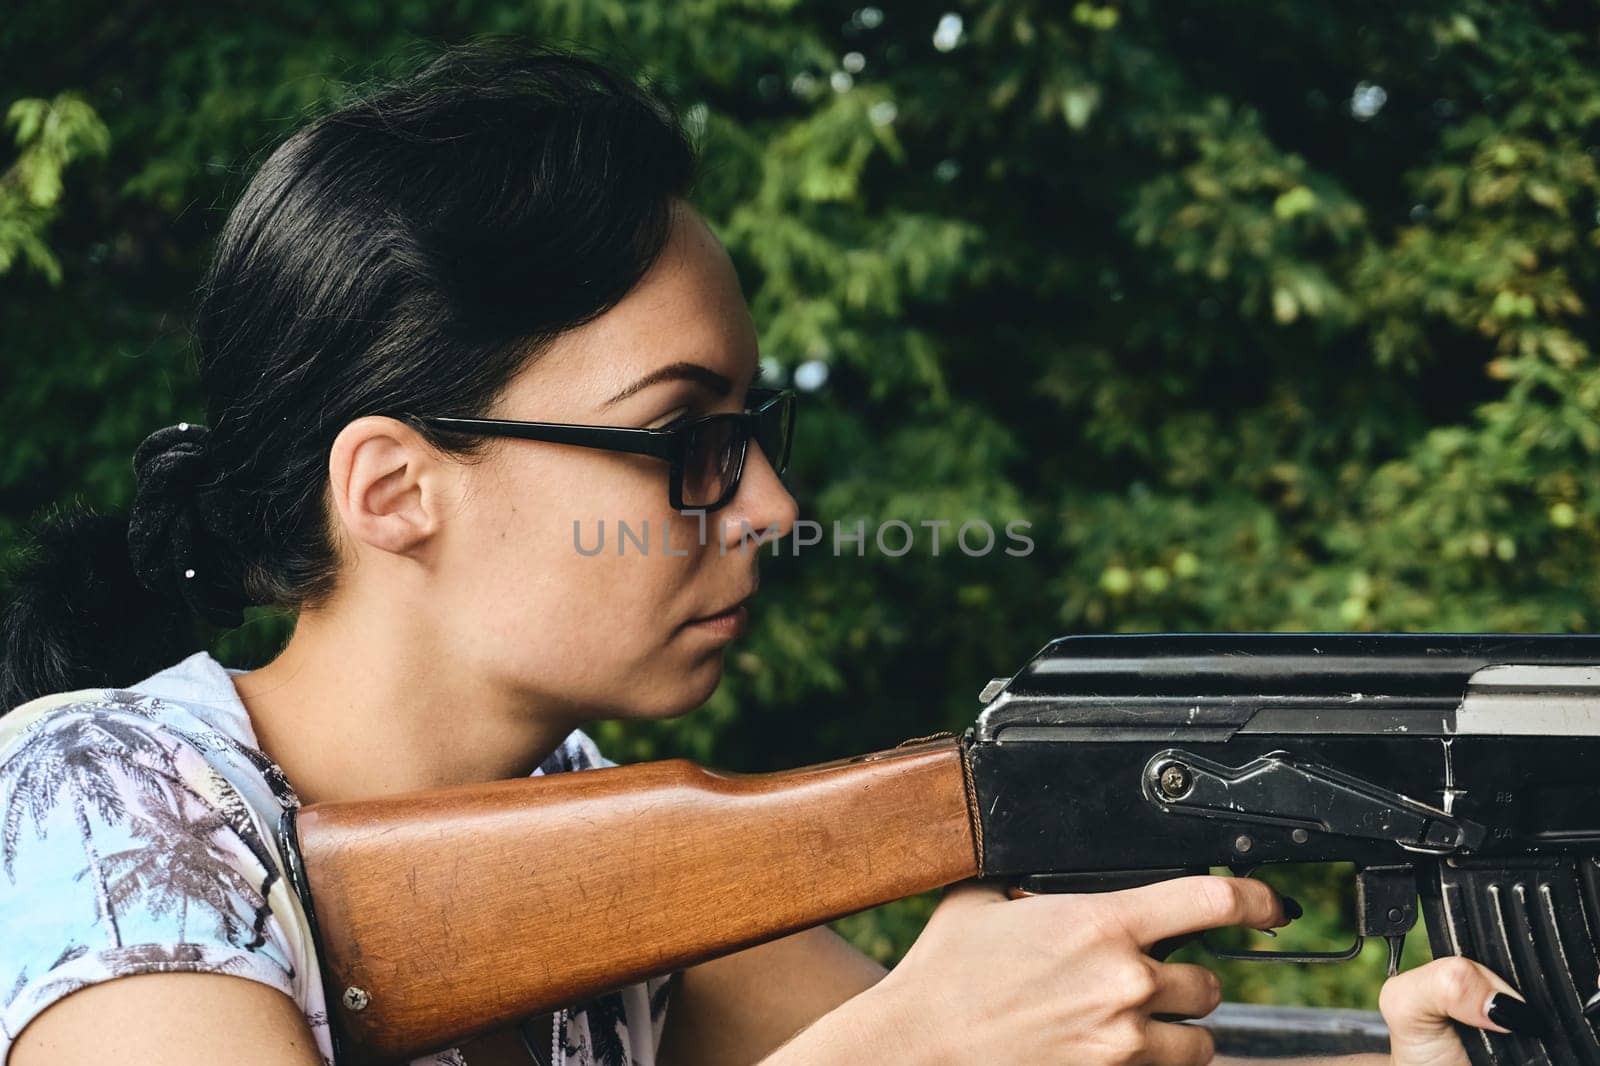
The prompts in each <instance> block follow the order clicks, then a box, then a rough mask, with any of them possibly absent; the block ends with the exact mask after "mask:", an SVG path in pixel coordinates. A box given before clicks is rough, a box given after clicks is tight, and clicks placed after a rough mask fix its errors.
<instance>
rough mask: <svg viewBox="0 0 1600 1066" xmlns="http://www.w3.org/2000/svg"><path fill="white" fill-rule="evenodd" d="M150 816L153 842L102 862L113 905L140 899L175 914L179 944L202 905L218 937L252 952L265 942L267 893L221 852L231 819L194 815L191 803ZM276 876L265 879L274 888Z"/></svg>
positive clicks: (206, 812) (183, 802)
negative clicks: (192, 915) (221, 834)
mask: <svg viewBox="0 0 1600 1066" xmlns="http://www.w3.org/2000/svg"><path fill="white" fill-rule="evenodd" d="M147 814H148V816H149V822H148V823H147V824H148V825H149V827H150V828H151V829H152V830H153V832H152V834H151V836H150V838H149V839H148V840H147V841H146V842H145V843H142V844H140V845H138V846H136V847H132V848H128V849H125V850H123V851H119V852H115V853H114V854H111V855H107V856H106V857H105V859H104V860H103V863H104V866H105V869H106V873H107V876H108V878H110V879H111V883H110V886H109V887H110V892H111V902H112V905H113V906H117V905H121V904H126V903H128V902H130V901H131V900H133V899H135V898H138V899H140V900H141V901H142V903H143V904H144V907H145V909H146V910H147V911H148V912H149V913H152V914H171V913H173V912H174V911H176V912H177V913H178V935H179V940H185V939H186V938H187V933H188V928H189V912H190V908H191V907H193V906H196V905H198V906H199V907H203V908H204V909H206V910H207V911H209V912H210V913H211V914H212V915H213V916H214V917H215V920H216V923H217V933H218V935H219V936H221V937H223V938H224V939H226V940H227V941H228V943H230V944H234V945H237V946H239V947H243V948H246V949H249V950H254V949H255V948H258V947H260V946H261V945H262V944H263V943H265V942H266V939H265V937H264V936H263V935H262V928H263V926H264V924H265V922H266V919H267V918H268V917H269V916H270V915H271V911H270V909H269V908H268V907H267V901H266V898H265V895H264V893H263V892H261V891H258V890H257V888H256V885H255V884H254V883H252V882H251V881H250V880H249V879H247V878H246V877H245V875H244V874H242V873H240V872H239V871H238V870H236V869H235V868H234V867H233V865H232V864H231V863H229V862H228V861H227V860H226V858H224V857H223V856H221V855H219V854H218V847H217V843H216V840H215V835H216V834H217V833H218V831H220V830H224V829H231V828H232V827H231V826H230V824H229V820H228V818H227V816H226V815H224V814H223V813H222V812H221V811H218V810H209V809H204V808H202V809H201V810H199V811H192V810H190V809H189V802H188V801H187V800H186V799H183V800H180V801H179V804H178V805H177V806H174V807H165V806H157V807H152V808H151V809H150V810H149V811H148V812H147ZM273 877H275V875H274V874H267V875H266V877H265V878H264V880H265V881H266V883H267V884H269V885H270V881H271V879H272V878H273ZM241 912H245V913H241ZM246 934H248V936H247V935H246ZM180 946H182V945H180Z"/></svg>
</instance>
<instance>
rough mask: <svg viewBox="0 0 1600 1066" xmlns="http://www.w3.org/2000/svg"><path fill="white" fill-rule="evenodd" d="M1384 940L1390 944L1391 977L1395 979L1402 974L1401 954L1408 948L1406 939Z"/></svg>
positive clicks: (1390, 937)
mask: <svg viewBox="0 0 1600 1066" xmlns="http://www.w3.org/2000/svg"><path fill="white" fill-rule="evenodd" d="M1383 939H1385V940H1387V941H1388V942H1389V976H1390V977H1393V976H1395V975H1396V974H1398V973H1399V972H1400V952H1401V950H1402V949H1404V948H1405V946H1406V938H1405V937H1404V936H1386V937H1384V938H1383Z"/></svg>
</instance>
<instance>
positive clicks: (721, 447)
mask: <svg viewBox="0 0 1600 1066" xmlns="http://www.w3.org/2000/svg"><path fill="white" fill-rule="evenodd" d="M415 421H417V422H421V423H422V424H423V425H427V426H433V427H435V428H436V429H442V430H445V431H447V432H451V433H470V434H478V435H481V436H486V437H516V438H518V439H520V440H540V441H547V442H550V443H553V444H576V445H578V446H579V447H580V448H601V449H604V450H606V451H610V452H628V453H631V454H633V455H652V456H655V457H656V458H657V459H665V460H666V461H667V463H668V467H669V469H668V474H667V478H668V480H667V494H668V499H669V500H670V501H671V503H672V507H673V509H674V510H677V511H715V510H716V509H717V508H719V507H721V506H723V505H724V504H726V503H727V502H728V501H729V500H731V499H733V494H734V493H736V492H738V491H739V479H740V478H741V477H742V476H744V458H745V454H746V453H747V452H748V451H749V450H750V438H752V437H754V438H755V441H756V443H757V444H759V445H760V446H761V452H762V454H763V455H765V456H766V457H767V462H769V463H771V464H772V469H773V470H775V471H777V472H778V473H779V474H782V473H783V471H784V469H785V468H786V467H787V466H788V465H789V444H790V442H791V441H792V440H793V439H794V393H793V392H792V391H790V390H788V389H751V390H750V393H749V407H747V408H746V409H745V410H744V411H740V412H737V413H733V412H730V413H728V414H718V415H703V416H701V417H699V418H690V419H685V420H683V421H680V422H674V423H673V424H672V425H670V426H663V427H661V428H660V429H627V428H623V427H619V426H580V425H573V424H571V423H568V422H517V421H513V420H511V419H504V418H449V417H443V416H430V417H418V418H416V419H415Z"/></svg>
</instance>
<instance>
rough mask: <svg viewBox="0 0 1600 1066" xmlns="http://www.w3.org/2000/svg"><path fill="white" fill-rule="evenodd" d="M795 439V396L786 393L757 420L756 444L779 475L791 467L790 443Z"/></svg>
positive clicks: (762, 411) (764, 410)
mask: <svg viewBox="0 0 1600 1066" xmlns="http://www.w3.org/2000/svg"><path fill="white" fill-rule="evenodd" d="M793 437H794V394H793V393H788V392H786V393H783V394H782V395H781V396H779V397H777V398H776V399H775V400H773V401H772V402H771V403H769V404H768V405H767V406H765V407H763V408H762V409H761V413H760V415H759V416H758V417H757V419H756V443H757V444H759V445H761V454H762V455H765V456H766V457H767V462H769V463H771V464H772V469H773V470H774V471H776V472H777V473H779V474H782V473H783V471H784V468H785V467H787V466H788V465H789V442H790V441H791V440H792V439H793Z"/></svg>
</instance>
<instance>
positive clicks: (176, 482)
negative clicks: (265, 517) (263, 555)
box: [128, 422, 247, 627]
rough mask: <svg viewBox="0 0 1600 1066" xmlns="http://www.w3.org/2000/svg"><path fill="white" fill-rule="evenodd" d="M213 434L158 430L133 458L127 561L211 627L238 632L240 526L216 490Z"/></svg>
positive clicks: (187, 428)
mask: <svg viewBox="0 0 1600 1066" xmlns="http://www.w3.org/2000/svg"><path fill="white" fill-rule="evenodd" d="M209 438H210V431H209V430H208V429H206V427H205V426H202V425H198V424H197V423H193V422H179V423H178V424H177V425H175V426H167V427H166V428H164V429H158V430H156V431H155V432H154V433H152V434H150V435H149V436H148V437H146V438H145V439H144V442H143V443H141V444H140V445H139V447H138V449H137V450H136V451H135V452H134V455H133V473H134V478H135V480H136V481H137V484H138V487H137V489H136V490H135V493H134V500H133V507H132V508H131V509H130V511H129V514H128V555H129V558H130V559H131V561H132V563H133V570H134V573H135V574H136V575H138V578H139V581H140V582H141V583H142V584H143V585H144V586H145V587H146V588H148V589H150V590H151V591H152V592H155V593H158V594H160V595H161V596H163V597H165V598H167V599H169V600H174V601H177V602H180V603H182V604H183V605H185V606H186V607H188V609H189V610H191V611H193V612H195V613H196V614H198V615H200V617H202V618H204V619H205V620H206V621H208V622H211V623H212V624H214V625H219V626H228V627H232V626H237V625H239V624H240V623H241V622H242V621H243V620H244V615H243V608H244V606H245V603H246V602H247V601H246V600H245V597H244V591H243V589H242V588H241V585H240V580H239V572H238V569H239V562H238V558H239V556H238V548H239V546H240V541H239V539H238V538H239V535H240V534H241V533H242V532H243V531H242V530H241V529H239V528H238V527H239V525H240V523H239V522H237V521H236V516H235V508H234V507H233V506H232V505H231V504H230V501H229V499H228V496H227V494H226V492H225V491H224V490H223V489H222V488H221V487H220V486H219V485H218V484H217V476H216V471H215V469H214V468H213V466H212V463H211V456H210V452H209V449H208V447H207V443H208V440H209Z"/></svg>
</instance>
